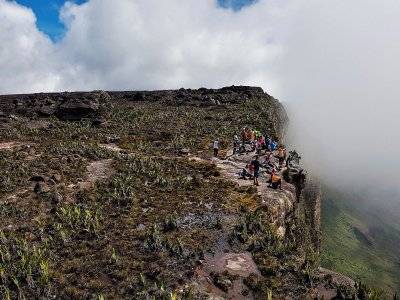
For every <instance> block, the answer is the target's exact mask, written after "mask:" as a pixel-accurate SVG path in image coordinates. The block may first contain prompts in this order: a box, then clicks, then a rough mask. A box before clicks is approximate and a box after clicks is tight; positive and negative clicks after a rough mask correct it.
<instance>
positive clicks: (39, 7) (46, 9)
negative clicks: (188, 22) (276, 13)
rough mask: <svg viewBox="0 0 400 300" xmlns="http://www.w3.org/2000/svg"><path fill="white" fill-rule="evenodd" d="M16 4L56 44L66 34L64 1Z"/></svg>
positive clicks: (227, 4)
mask: <svg viewBox="0 0 400 300" xmlns="http://www.w3.org/2000/svg"><path fill="white" fill-rule="evenodd" d="M16 2H17V3H18V4H21V5H23V6H25V7H28V8H30V9H32V11H33V12H34V14H35V16H36V26H37V27H38V29H39V30H40V31H42V32H43V33H45V34H46V35H48V36H49V38H50V39H51V40H52V41H53V42H57V41H59V40H60V39H62V37H63V36H64V34H65V32H66V27H65V24H64V23H63V22H62V21H61V20H60V18H59V14H60V10H61V8H62V7H63V6H64V4H65V2H67V1H65V0H47V1H38V0H16ZM70 2H73V3H76V4H83V3H85V2H87V0H73V1H70ZM254 2H256V0H218V4H219V5H220V6H221V7H223V8H226V9H233V10H234V11H240V10H241V9H242V8H243V7H245V6H248V5H251V4H253V3H254Z"/></svg>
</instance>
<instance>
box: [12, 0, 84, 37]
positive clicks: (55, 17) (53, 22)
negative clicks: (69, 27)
mask: <svg viewBox="0 0 400 300" xmlns="http://www.w3.org/2000/svg"><path fill="white" fill-rule="evenodd" d="M16 2H17V3H18V4H21V5H23V6H26V7H29V8H31V9H32V10H33V12H34V13H35V15H36V25H37V27H38V28H39V30H40V31H42V32H44V33H45V34H47V35H48V36H49V37H50V38H51V39H52V40H53V41H54V42H56V41H57V40H59V39H61V38H62V37H63V35H64V33H65V30H66V29H65V26H64V24H63V23H61V22H60V20H59V14H60V9H61V7H62V6H63V5H64V3H65V2H67V1H65V0H16ZM71 2H75V3H77V4H82V3H85V2H87V1H86V0H75V1H71Z"/></svg>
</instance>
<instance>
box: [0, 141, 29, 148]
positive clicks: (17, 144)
mask: <svg viewBox="0 0 400 300" xmlns="http://www.w3.org/2000/svg"><path fill="white" fill-rule="evenodd" d="M31 145H33V143H29V142H26V143H24V142H16V141H11V142H0V150H11V149H13V148H15V147H20V146H31Z"/></svg>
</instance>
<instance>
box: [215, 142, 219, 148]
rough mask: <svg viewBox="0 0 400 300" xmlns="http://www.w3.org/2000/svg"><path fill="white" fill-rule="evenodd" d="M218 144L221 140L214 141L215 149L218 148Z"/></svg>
mask: <svg viewBox="0 0 400 300" xmlns="http://www.w3.org/2000/svg"><path fill="white" fill-rule="evenodd" d="M218 145H219V142H218V141H214V149H218Z"/></svg>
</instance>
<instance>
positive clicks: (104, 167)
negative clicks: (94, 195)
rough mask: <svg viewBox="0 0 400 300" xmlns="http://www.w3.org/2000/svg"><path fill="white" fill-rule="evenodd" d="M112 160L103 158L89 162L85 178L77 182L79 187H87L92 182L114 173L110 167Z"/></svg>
mask: <svg viewBox="0 0 400 300" xmlns="http://www.w3.org/2000/svg"><path fill="white" fill-rule="evenodd" d="M112 162H113V160H112V159H103V160H99V161H94V162H92V163H90V164H89V166H88V167H87V172H86V179H85V181H82V182H79V184H78V185H79V187H80V188H82V189H88V188H90V186H91V185H92V184H93V183H94V182H96V181H100V180H105V179H107V178H109V177H110V176H112V175H113V174H114V173H115V170H114V169H113V168H112Z"/></svg>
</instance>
